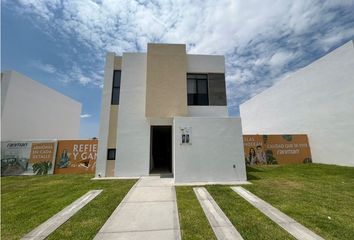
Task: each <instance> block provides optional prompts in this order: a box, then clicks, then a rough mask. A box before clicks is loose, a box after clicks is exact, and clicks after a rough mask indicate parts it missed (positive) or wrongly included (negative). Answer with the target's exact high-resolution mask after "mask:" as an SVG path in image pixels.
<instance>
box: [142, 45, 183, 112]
mask: <svg viewBox="0 0 354 240" xmlns="http://www.w3.org/2000/svg"><path fill="white" fill-rule="evenodd" d="M146 68H147V70H146V82H147V84H146V117H148V118H172V117H174V116H186V115H187V81H186V72H187V55H186V45H184V44H148V52H147V67H146Z"/></svg>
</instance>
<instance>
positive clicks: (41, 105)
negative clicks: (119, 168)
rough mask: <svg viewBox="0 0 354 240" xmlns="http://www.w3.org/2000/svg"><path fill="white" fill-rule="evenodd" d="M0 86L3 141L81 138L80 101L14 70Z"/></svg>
mask: <svg viewBox="0 0 354 240" xmlns="http://www.w3.org/2000/svg"><path fill="white" fill-rule="evenodd" d="M1 87H2V88H1V140H2V141H11V140H13V141H16V140H22V141H23V140H36V139H78V138H79V137H80V114H81V103H79V102H77V101H75V100H74V99H71V98H69V97H67V96H65V95H63V94H61V93H59V92H57V91H55V90H53V89H51V88H49V87H47V86H45V85H43V84H41V83H39V82H37V81H34V80H32V79H30V78H28V77H26V76H24V75H22V74H20V73H18V72H15V71H7V72H4V73H3V74H2V78H1Z"/></svg>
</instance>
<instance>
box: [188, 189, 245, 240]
mask: <svg viewBox="0 0 354 240" xmlns="http://www.w3.org/2000/svg"><path fill="white" fill-rule="evenodd" d="M193 190H194V192H195V195H196V196H197V198H198V201H199V203H200V205H201V206H202V208H203V211H204V213H205V215H206V217H207V219H208V221H209V223H210V226H211V228H212V229H213V231H214V233H215V236H216V238H217V239H218V240H242V239H243V238H242V236H241V235H240V233H239V232H238V231H237V230H236V228H235V227H234V225H232V223H231V222H230V220H229V219H228V218H227V217H226V215H225V214H224V212H223V211H222V210H221V209H220V207H219V206H218V204H217V203H216V202H215V201H214V199H213V197H212V196H211V195H210V194H209V192H208V191H207V190H206V189H205V188H204V187H197V188H193Z"/></svg>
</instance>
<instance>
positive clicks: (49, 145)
mask: <svg viewBox="0 0 354 240" xmlns="http://www.w3.org/2000/svg"><path fill="white" fill-rule="evenodd" d="M55 153H56V141H43V142H42V141H8V142H1V175H2V176H9V175H43V174H53V167H54V161H55Z"/></svg>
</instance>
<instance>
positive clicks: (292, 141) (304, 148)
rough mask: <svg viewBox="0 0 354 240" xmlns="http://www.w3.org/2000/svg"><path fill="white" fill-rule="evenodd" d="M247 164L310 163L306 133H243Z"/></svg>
mask: <svg viewBox="0 0 354 240" xmlns="http://www.w3.org/2000/svg"><path fill="white" fill-rule="evenodd" d="M243 144H244V152H245V161H246V164H247V165H262V164H291V163H310V162H312V159H311V151H310V146H309V143H308V138H307V135H306V134H294V135H243Z"/></svg>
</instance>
